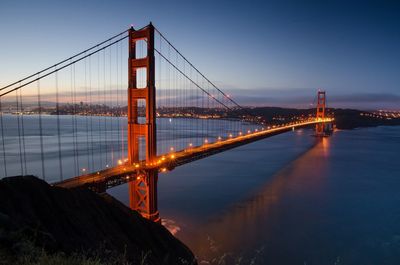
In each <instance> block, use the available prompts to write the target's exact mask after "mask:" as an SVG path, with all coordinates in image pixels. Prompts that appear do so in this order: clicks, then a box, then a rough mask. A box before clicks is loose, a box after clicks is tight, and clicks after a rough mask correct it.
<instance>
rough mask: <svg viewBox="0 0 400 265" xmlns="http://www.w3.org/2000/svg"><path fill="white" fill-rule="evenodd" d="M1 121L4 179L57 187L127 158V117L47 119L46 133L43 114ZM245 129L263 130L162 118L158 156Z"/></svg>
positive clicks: (0, 160) (237, 123)
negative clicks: (24, 178)
mask: <svg viewBox="0 0 400 265" xmlns="http://www.w3.org/2000/svg"><path fill="white" fill-rule="evenodd" d="M1 119H2V122H3V124H4V126H3V128H2V130H1V129H0V137H2V138H1V141H0V163H2V164H4V161H6V162H7V163H6V167H4V168H1V169H0V178H2V177H5V176H13V175H24V174H32V175H35V176H38V177H40V178H43V179H45V180H46V181H48V182H50V183H52V182H56V181H59V180H60V177H61V178H63V179H67V178H71V177H74V176H78V175H82V174H85V173H87V172H96V171H98V170H102V169H105V168H107V167H112V166H115V165H117V164H118V161H119V160H121V161H124V160H125V159H126V158H127V150H126V146H127V118H126V117H105V116H93V117H91V116H71V115H62V116H59V117H58V118H57V116H55V115H42V119H41V124H42V126H41V127H42V128H41V129H40V121H39V116H38V115H24V116H16V115H9V114H6V115H2V117H1ZM139 122H142V123H143V122H144V120H143V119H139ZM57 123H59V126H57ZM18 124H19V126H18ZM22 124H23V126H22ZM58 127H59V130H60V132H59V133H58ZM22 128H23V129H22ZM239 129H241V130H242V131H247V130H254V129H261V126H258V125H255V124H250V123H242V122H240V121H228V120H205V119H201V120H197V119H187V118H171V119H167V118H158V119H157V153H158V154H159V155H160V154H165V153H168V152H170V148H171V147H173V148H174V150H175V151H179V150H183V149H185V148H187V147H188V144H189V143H192V144H193V146H199V145H202V144H203V142H204V140H205V139H207V140H208V141H209V142H213V141H216V139H217V138H218V136H221V137H224V136H225V137H227V135H229V134H230V133H234V132H235V130H236V131H237V130H239ZM41 132H42V133H41ZM40 135H42V137H40ZM58 135H60V138H58ZM20 136H21V137H20ZM3 140H4V148H3ZM41 140H42V141H43V154H44V156H43V160H44V163H43V165H42V163H41V162H42V156H41V153H42V152H41V149H42V147H41V143H40V142H41ZM24 147H25V148H24ZM139 148H141V152H140V156H139V159H145V152H144V151H145V141H144V138H141V139H140V141H139ZM3 150H5V155H4V154H3ZM60 156H61V159H59V157H60ZM4 159H5V160H4ZM21 161H22V163H21ZM21 165H22V166H21Z"/></svg>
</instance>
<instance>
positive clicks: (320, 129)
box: [315, 90, 326, 136]
mask: <svg viewBox="0 0 400 265" xmlns="http://www.w3.org/2000/svg"><path fill="white" fill-rule="evenodd" d="M325 106H326V93H325V91H321V90H318V94H317V116H316V118H317V119H318V120H319V119H325ZM315 134H316V135H317V136H324V135H325V123H318V124H317V125H316V128H315Z"/></svg>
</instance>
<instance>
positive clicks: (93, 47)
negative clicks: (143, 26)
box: [0, 29, 129, 91]
mask: <svg viewBox="0 0 400 265" xmlns="http://www.w3.org/2000/svg"><path fill="white" fill-rule="evenodd" d="M128 30H129V29H127V30H124V31H123V32H121V33H118V34H117V35H115V36H112V37H111V38H109V39H107V40H105V41H102V42H100V43H98V44H96V45H94V46H92V47H90V48H89V49H86V50H84V51H82V52H79V53H77V54H75V55H73V56H71V57H69V58H67V59H64V60H62V61H61V62H59V63H56V64H54V65H52V66H50V67H47V68H45V69H43V70H40V71H39V72H37V73H34V74H32V75H29V76H27V77H24V78H22V79H21V80H18V81H16V82H14V83H12V84H9V85H7V86H4V87H2V88H0V91H2V90H4V89H6V88H9V87H11V86H14V85H16V84H18V83H21V82H23V81H25V80H27V79H29V78H32V77H34V76H37V75H40V74H41V73H43V72H46V71H48V70H50V69H51V68H54V67H57V66H59V65H60V64H63V63H65V62H68V61H69V60H71V59H73V58H76V57H78V56H80V55H82V54H84V53H86V52H88V51H91V50H93V49H95V48H98V47H99V46H101V45H103V44H104V43H106V42H108V41H111V40H113V39H115V38H117V37H119V36H121V35H122V34H124V33H126V32H127V31H128Z"/></svg>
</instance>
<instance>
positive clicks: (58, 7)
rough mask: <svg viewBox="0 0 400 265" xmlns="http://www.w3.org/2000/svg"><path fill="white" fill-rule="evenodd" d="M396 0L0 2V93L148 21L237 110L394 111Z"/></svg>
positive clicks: (398, 38)
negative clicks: (321, 100)
mask: <svg viewBox="0 0 400 265" xmlns="http://www.w3.org/2000/svg"><path fill="white" fill-rule="evenodd" d="M399 13H400V4H399V3H396V2H394V1H363V2H362V3H359V2H358V1H346V2H345V1H321V2H319V1H253V2H251V3H246V2H232V1H218V2H216V1H199V2H188V1H168V3H167V2H165V1H159V2H158V1H151V2H145V1H113V2H112V3H111V2H110V3H107V2H98V1H92V0H89V1H85V2H81V1H74V0H73V1H68V2H64V1H35V2H31V1H10V0H4V1H2V2H1V3H0V22H1V23H0V34H1V36H2V43H1V44H0V60H1V62H2V63H1V64H0V86H4V85H7V84H8V83H10V82H13V81H15V80H18V79H19V78H21V77H23V76H25V75H27V74H31V73H34V72H36V71H37V70H39V69H41V68H44V67H47V66H49V65H52V64H54V63H55V62H57V61H59V60H61V59H64V58H66V57H68V56H70V55H71V54H74V53H76V52H79V51H81V50H83V49H84V48H87V47H89V46H91V45H93V44H95V43H97V42H98V41H101V40H103V39H105V38H108V37H109V36H111V35H113V34H114V33H118V32H120V31H122V30H123V29H126V28H128V27H129V26H130V25H131V24H132V25H133V26H134V27H136V28H139V27H142V26H144V25H146V24H148V22H149V21H152V22H153V23H154V24H155V25H156V26H157V27H158V28H159V29H160V30H161V31H162V32H163V33H164V34H166V35H167V36H168V38H169V39H170V40H171V41H173V42H174V45H176V46H177V47H178V48H179V49H180V50H181V51H182V53H183V54H184V55H185V56H186V57H187V58H188V59H189V60H190V61H191V62H193V63H194V64H195V65H196V66H197V67H198V68H199V69H200V71H202V72H203V73H204V74H205V75H206V76H207V77H208V78H209V79H210V80H211V81H213V82H214V83H216V84H217V85H218V86H219V87H221V88H222V89H223V90H224V91H226V92H227V93H229V94H231V95H232V96H233V97H234V98H235V99H236V100H237V101H238V102H239V103H240V104H241V105H244V106H250V105H253V106H282V107H300V108H304V107H307V105H309V104H312V103H313V102H311V100H310V95H314V93H315V91H316V90H317V89H318V88H322V89H325V90H326V91H327V94H328V100H329V101H328V104H329V105H330V106H332V107H342V108H345V107H348V108H360V109H399V108H400V89H399V83H400V75H399V74H398V70H399V61H400V50H399V48H398V47H400V31H399V30H398V28H399V27H400V17H399V16H398V14H399Z"/></svg>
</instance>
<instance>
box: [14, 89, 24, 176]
mask: <svg viewBox="0 0 400 265" xmlns="http://www.w3.org/2000/svg"><path fill="white" fill-rule="evenodd" d="M15 102H16V107H17V129H18V148H19V164H20V169H21V175H22V176H23V175H24V167H23V164H22V141H21V125H20V122H19V120H20V119H19V115H20V109H19V96H18V90H16V91H15Z"/></svg>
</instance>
